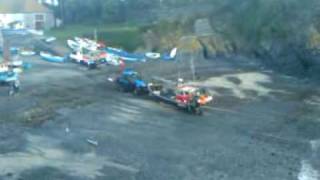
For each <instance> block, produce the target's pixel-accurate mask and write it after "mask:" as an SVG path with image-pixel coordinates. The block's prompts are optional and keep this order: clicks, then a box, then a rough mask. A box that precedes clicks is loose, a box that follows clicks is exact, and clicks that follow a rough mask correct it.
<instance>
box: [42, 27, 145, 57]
mask: <svg viewBox="0 0 320 180" xmlns="http://www.w3.org/2000/svg"><path fill="white" fill-rule="evenodd" d="M95 30H97V35H98V40H99V41H102V42H104V43H106V44H107V45H108V46H115V47H121V48H124V49H126V50H129V51H133V50H135V49H136V48H137V47H139V46H141V45H142V44H143V38H142V33H141V32H140V29H139V27H137V26H133V25H129V24H120V25H67V26H64V27H63V28H57V29H53V30H50V31H48V32H47V34H48V35H50V36H55V37H57V38H58V40H59V41H60V42H62V43H65V42H66V40H67V39H70V38H73V37H75V36H80V37H82V36H85V37H89V38H93V37H94V31H95Z"/></svg>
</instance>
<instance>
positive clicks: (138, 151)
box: [0, 58, 320, 180]
mask: <svg viewBox="0 0 320 180" xmlns="http://www.w3.org/2000/svg"><path fill="white" fill-rule="evenodd" d="M28 61H29V62H30V63H32V64H33V68H32V69H31V70H29V71H27V72H25V73H24V74H23V77H22V91H21V93H20V94H19V95H17V96H16V97H13V98H12V97H7V96H6V95H5V89H3V88H2V89H0V93H1V96H0V102H1V103H0V115H1V116H0V121H1V125H0V138H1V142H0V179H4V180H11V179H23V180H35V179H43V180H44V179H46V180H56V179H59V180H62V179H65V180H72V179H77V180H79V179H80V180H82V179H96V180H100V179H101V180H102V179H104V180H105V179H117V180H119V179H123V180H130V179H132V180H133V179H136V180H164V179H166V180H181V179H183V180H189V179H190V180H193V179H201V180H212V179H215V180H216V179H221V180H239V179H243V180H251V179H252V180H257V179H259V180H292V179H298V180H318V179H319V178H320V177H319V173H320V172H319V171H318V170H319V169H320V164H319V162H320V161H319V159H320V157H319V154H320V131H319V129H320V119H319V112H320V111H319V108H320V91H319V86H317V85H312V84H311V83H308V82H307V81H306V80H304V81H302V80H298V79H295V78H293V77H287V76H283V75H279V74H275V73H273V72H270V71H264V70H262V69H261V68H259V66H257V65H256V64H251V65H250V66H249V65H248V62H246V61H245V60H241V59H237V60H235V59H232V58H231V60H224V61H222V60H221V61H220V60H215V61H210V62H209V61H208V62H202V63H199V67H197V70H199V72H202V73H199V76H200V80H201V81H203V83H205V84H204V85H206V86H207V87H208V88H210V89H211V91H212V93H214V94H215V103H213V104H212V105H211V106H210V107H208V108H207V109H206V113H205V114H204V116H201V117H198V116H192V115H188V114H186V113H184V112H182V111H179V110H177V109H175V108H173V107H171V106H170V105H165V104H159V103H156V102H153V101H150V100H149V99H147V98H139V97H135V96H133V95H130V94H122V93H120V92H117V91H116V90H115V88H114V87H113V85H112V84H110V83H108V82H107V78H108V77H109V76H110V75H113V74H114V73H115V72H116V71H117V70H116V69H114V68H111V67H104V68H102V69H100V70H95V71H87V70H85V69H83V68H79V66H77V65H75V64H50V63H47V62H43V61H41V60H39V59H37V58H34V59H32V60H28ZM134 66H137V67H136V68H137V69H139V70H140V71H142V73H143V75H144V76H145V77H148V78H150V76H151V73H152V75H154V74H155V75H165V76H168V77H171V78H173V77H174V78H175V76H176V75H175V74H176V72H177V70H176V69H175V68H174V66H175V64H174V63H157V62H153V63H148V64H143V65H134ZM186 67H187V66H186ZM209 67H212V68H209ZM182 71H183V72H188V71H187V68H185V69H183V70H182ZM185 74H188V73H185ZM88 139H90V140H94V141H97V142H98V143H99V145H98V146H94V145H91V144H90V143H88V142H87V140H88Z"/></svg>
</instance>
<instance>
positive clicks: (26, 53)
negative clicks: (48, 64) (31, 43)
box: [20, 50, 36, 56]
mask: <svg viewBox="0 0 320 180" xmlns="http://www.w3.org/2000/svg"><path fill="white" fill-rule="evenodd" d="M20 55H21V56H34V55H36V52H34V51H30V50H22V51H20Z"/></svg>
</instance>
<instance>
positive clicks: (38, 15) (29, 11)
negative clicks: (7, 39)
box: [0, 0, 55, 30]
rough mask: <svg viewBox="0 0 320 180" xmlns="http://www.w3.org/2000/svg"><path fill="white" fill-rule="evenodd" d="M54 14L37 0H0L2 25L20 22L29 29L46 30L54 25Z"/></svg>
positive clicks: (0, 20)
mask: <svg viewBox="0 0 320 180" xmlns="http://www.w3.org/2000/svg"><path fill="white" fill-rule="evenodd" d="M54 21H55V18H54V14H53V12H52V11H51V10H50V9H48V8H47V7H46V6H44V5H42V4H40V3H39V2H38V1H37V0H0V26H2V27H8V26H9V24H11V23H15V22H19V23H18V24H21V26H24V27H25V28H29V29H36V30H44V29H50V28H52V27H54Z"/></svg>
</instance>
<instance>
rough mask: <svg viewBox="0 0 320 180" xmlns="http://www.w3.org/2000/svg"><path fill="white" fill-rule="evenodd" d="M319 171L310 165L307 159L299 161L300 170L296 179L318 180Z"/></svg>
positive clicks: (319, 177) (319, 176)
mask: <svg viewBox="0 0 320 180" xmlns="http://www.w3.org/2000/svg"><path fill="white" fill-rule="evenodd" d="M319 179H320V175H319V172H318V171H317V170H316V169H314V168H313V167H312V165H311V164H310V163H309V162H308V161H302V162H301V170H300V172H299V175H298V180H319Z"/></svg>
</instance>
